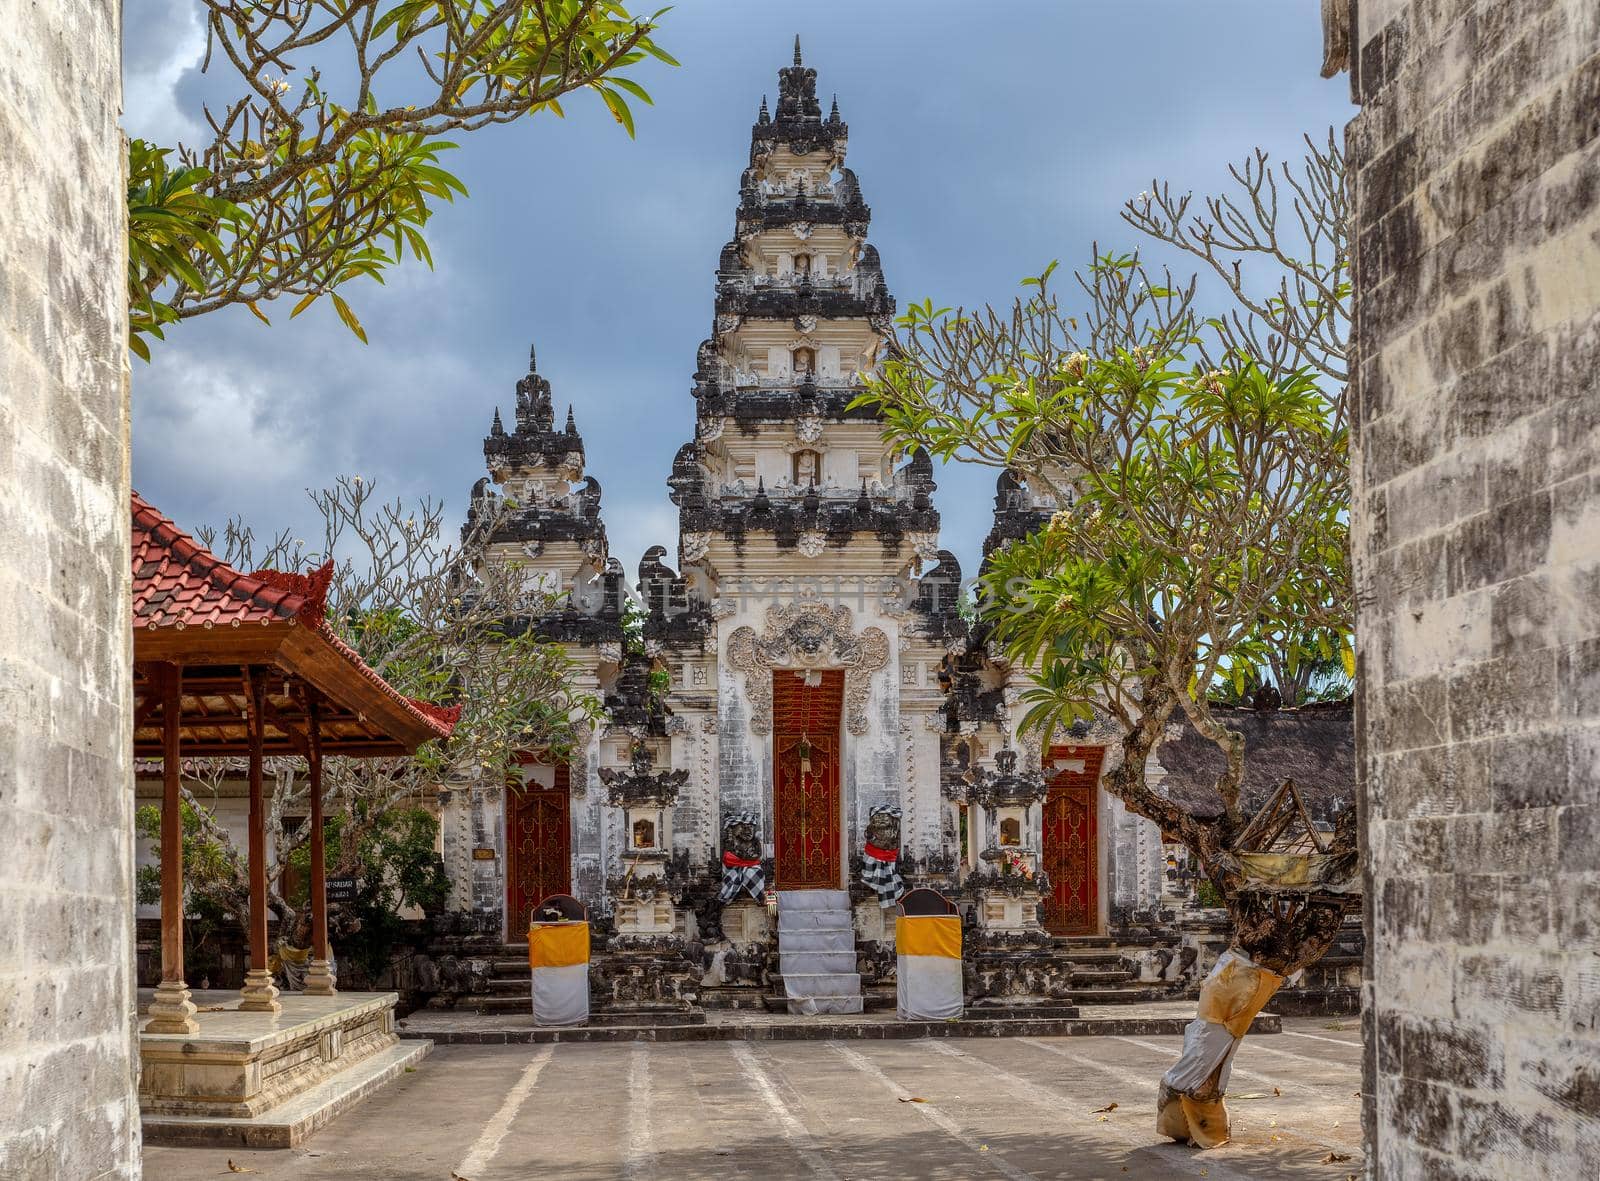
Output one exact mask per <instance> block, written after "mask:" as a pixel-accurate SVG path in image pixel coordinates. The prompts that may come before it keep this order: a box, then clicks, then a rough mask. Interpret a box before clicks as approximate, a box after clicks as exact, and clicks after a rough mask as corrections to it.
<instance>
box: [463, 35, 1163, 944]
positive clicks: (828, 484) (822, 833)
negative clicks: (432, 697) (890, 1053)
mask: <svg viewBox="0 0 1600 1181" xmlns="http://www.w3.org/2000/svg"><path fill="white" fill-rule="evenodd" d="M846 143H847V128H846V125H845V124H844V122H843V121H842V120H841V119H840V116H839V111H838V105H837V102H835V103H834V105H833V109H832V111H831V112H830V113H829V114H827V115H826V116H825V115H823V113H822V110H821V107H820V105H819V103H818V100H817V95H816V71H815V70H813V69H810V68H808V67H806V66H804V65H802V64H801V62H800V57H799V51H798V46H797V47H796V55H795V62H794V65H792V66H790V67H788V68H785V69H783V70H781V71H780V83H779V90H778V101H777V104H776V108H775V110H774V111H771V112H769V110H768V107H767V104H766V101H765V100H763V101H762V105H761V110H760V115H759V118H758V121H757V122H756V124H755V126H754V127H753V129H752V136H751V147H750V158H749V165H748V167H747V168H746V169H745V171H744V174H743V177H742V178H741V182H740V188H739V205H738V210H737V214H736V222H735V233H734V238H733V240H732V241H730V242H729V243H728V244H727V245H726V246H725V247H724V248H723V251H722V255H721V260H720V265H719V268H718V271H717V290H716V303H715V314H714V323H713V329H712V335H711V337H710V339H708V340H707V341H705V342H704V343H703V344H702V345H701V346H700V349H699V354H698V358H697V361H698V364H697V368H696V371H695V375H694V387H693V395H694V417H693V438H692V439H691V440H690V441H688V442H686V443H684V444H683V446H682V447H681V448H680V449H679V451H678V453H677V456H676V458H675V460H674V462H673V465H672V470H671V473H670V477H669V479H668V485H669V488H670V495H671V498H672V500H673V502H674V503H675V504H676V505H677V507H678V510H679V518H680V533H679V538H678V552H677V568H676V569H673V568H672V567H669V566H668V565H667V564H666V557H667V553H666V551H665V549H663V548H662V547H659V546H658V547H655V548H653V549H651V550H650V551H649V553H647V554H646V556H645V559H644V561H643V562H642V564H641V566H640V569H639V571H638V579H637V581H636V582H634V583H633V584H632V585H629V582H628V580H627V578H626V576H625V575H624V573H623V571H622V570H621V567H620V566H619V565H618V564H617V563H616V562H615V561H613V560H611V559H610V558H609V556H608V553H607V548H606V536H605V527H604V524H603V522H602V519H601V513H600V486H599V484H598V483H597V482H596V481H595V480H594V478H593V477H592V476H588V475H586V471H585V465H586V456H585V453H584V447H583V441H582V439H581V437H580V435H579V434H578V430H577V426H576V422H575V419H574V416H573V414H572V412H571V410H569V411H568V412H567V417H566V420H565V423H564V425H562V426H557V421H556V415H555V409H554V403H553V401H552V392H551V389H550V386H549V383H548V382H547V381H546V380H545V379H544V378H542V377H540V376H539V375H538V373H537V370H536V366H534V365H533V364H532V362H531V361H530V367H529V373H528V375H527V376H526V377H524V378H523V379H522V380H521V382H520V383H519V384H518V386H517V404H516V412H515V419H514V423H513V425H512V427H511V428H510V429H507V428H506V426H505V425H504V424H503V422H502V420H501V418H500V415H499V412H498V411H496V412H495V417H494V422H493V426H492V428H491V431H490V434H489V436H488V438H487V439H486V441H485V455H486V457H487V460H488V465H489V479H486V480H483V481H480V483H479V485H478V487H477V488H476V489H475V491H474V512H475V513H485V512H490V511H493V512H496V513H498V514H501V515H502V516H503V520H502V523H501V524H500V525H499V526H498V528H497V531H496V534H495V549H496V550H497V551H498V552H499V553H500V554H502V555H503V556H505V557H507V558H511V559H514V560H516V561H518V562H521V563H523V564H524V565H525V566H526V567H527V568H528V569H529V571H530V576H531V577H534V578H537V579H539V580H540V581H541V582H542V583H543V584H544V585H546V586H548V587H550V588H551V589H553V590H556V591H557V592H558V593H559V594H560V595H562V596H563V600H564V602H563V610H561V611H559V612H557V613H555V614H552V615H550V616H548V617H545V618H542V619H540V620H536V621H531V623H530V626H533V627H535V628H536V629H537V631H538V632H539V634H541V635H543V636H546V637H548V638H549V639H552V640H555V641H559V642H561V643H563V644H565V645H566V646H567V648H568V651H569V652H570V653H571V655H572V658H573V660H574V661H575V663H576V667H577V669H578V675H579V679H580V682H581V685H582V687H584V688H586V689H588V690H590V691H592V692H593V693H595V694H596V695H597V696H599V697H600V698H602V699H603V700H604V701H605V703H606V718H605V721H604V723H603V724H602V725H600V726H599V727H596V728H592V729H590V730H588V731H586V732H585V734H584V736H583V741H582V742H581V744H580V748H579V751H578V753H577V754H575V755H574V757H573V758H572V759H571V760H570V765H566V764H560V765H558V764H554V763H551V762H547V761H546V762H542V761H539V760H538V758H537V757H536V756H530V762H529V763H528V765H527V766H526V768H525V779H526V782H525V784H524V785H523V786H522V787H521V788H512V789H507V788H502V787H499V786H485V785H481V784H471V783H468V784H463V785H459V786H456V787H453V788H452V789H451V790H450V791H448V792H447V793H446V795H445V802H444V807H443V828H444V843H445V855H446V861H447V865H448V868H449V870H450V873H451V877H452V880H453V881H454V882H455V886H456V895H455V897H454V899H453V903H454V908H455V909H456V910H459V911H467V912H472V913H475V914H477V915H480V916H481V917H482V921H483V929H485V930H489V929H490V928H492V927H493V925H494V924H497V923H498V924H502V929H503V930H504V931H506V932H508V933H514V932H516V931H517V930H520V929H521V926H522V925H523V924H524V923H525V920H526V918H527V912H528V910H529V908H531V907H532V906H533V905H534V904H535V903H537V902H538V901H539V898H540V897H542V896H543V895H545V894H548V893H553V892H568V891H570V892H571V893H573V894H575V895H576V896H577V897H579V898H580V899H582V900H583V901H584V902H585V903H586V904H587V905H588V906H589V907H590V910H591V913H593V914H595V915H603V916H609V918H610V920H611V922H612V923H613V924H614V927H615V931H616V932H617V933H618V934H629V935H635V936H640V937H646V936H661V937H668V936H676V937H678V938H690V939H705V938H713V939H714V938H716V937H717V935H716V932H715V931H713V930H712V929H711V928H714V927H720V928H721V929H722V933H723V934H724V935H726V936H727V937H728V938H730V939H732V940H734V941H735V942H738V941H739V939H741V938H745V939H751V940H753V939H757V938H759V937H761V935H762V932H763V931H764V927H763V926H762V923H763V920H762V918H761V916H760V915H756V914H753V913H749V912H751V911H752V910H753V897H752V894H751V891H749V890H746V891H744V892H743V893H742V894H740V895H739V898H740V901H739V902H737V903H736V904H729V905H732V906H734V907H735V909H734V910H731V911H728V912H727V913H726V914H725V915H724V914H722V913H721V912H723V911H724V910H726V909H727V908H726V907H725V906H723V905H722V902H721V900H720V899H719V898H718V894H719V892H720V891H721V890H722V883H723V882H724V881H725V880H728V878H727V875H728V872H729V870H730V868H732V869H735V870H737V869H738V868H740V867H738V866H734V867H730V866H729V864H728V861H727V859H725V858H724V857H723V854H725V853H735V854H739V855H738V856H735V857H734V858H733V859H734V860H735V861H737V862H743V863H752V862H753V863H758V864H756V865H754V866H750V865H748V864H746V865H745V866H744V867H743V868H747V869H753V870H756V871H759V875H760V880H761V881H762V882H763V883H764V885H765V886H766V887H767V888H769V889H771V888H776V889H778V890H780V891H782V890H789V889H825V890H850V891H851V892H852V901H853V905H854V907H855V912H856V915H857V927H858V934H859V935H860V936H861V937H862V938H863V939H878V938H883V937H884V934H883V931H882V929H881V927H879V926H878V925H877V923H879V922H880V921H881V920H880V918H879V916H880V915H881V913H882V908H881V907H880V906H878V905H877V904H878V902H879V901H880V900H881V899H880V897H879V896H878V895H876V894H874V892H873V891H872V889H871V888H870V887H869V886H868V885H867V884H866V882H867V878H869V877H871V876H872V874H873V872H876V871H875V869H874V864H873V863H876V865H877V866H879V867H883V866H893V867H894V868H895V869H897V870H898V871H899V873H900V875H901V879H902V880H903V881H904V882H906V883H912V882H913V881H915V882H918V883H929V884H934V885H936V886H937V887H938V888H940V889H942V890H944V891H946V892H947V893H951V894H954V895H956V896H957V897H959V898H961V899H963V900H964V901H965V902H969V903H971V905H972V906H974V907H976V908H977V910H978V919H979V921H980V922H981V923H985V924H987V925H988V926H989V927H990V928H991V929H995V930H1014V931H1017V932H1035V933H1040V918H1041V917H1042V922H1043V925H1044V927H1045V928H1047V929H1048V930H1049V931H1051V932H1053V933H1057V934H1085V935H1095V934H1101V933H1104V932H1105V931H1106V930H1107V929H1108V926H1109V925H1110V924H1112V922H1113V921H1114V918H1115V916H1117V915H1118V914H1120V913H1127V914H1132V913H1134V912H1139V911H1144V910H1153V909H1154V908H1156V907H1157V906H1158V905H1159V902H1160V894H1161V870H1162V861H1161V843H1160V835H1159V833H1158V832H1157V831H1156V829H1155V828H1154V826H1152V825H1150V824H1149V823H1148V822H1146V821H1143V820H1139V819H1136V818H1134V817H1131V816H1128V815H1127V814H1125V813H1124V812H1123V810H1122V808H1121V806H1120V805H1119V804H1116V803H1115V801H1113V800H1111V799H1110V797H1109V796H1107V795H1106V794H1105V793H1104V792H1102V791H1101V790H1100V789H1099V786H1098V784H1099V778H1100V775H1101V774H1102V773H1103V772H1104V770H1105V769H1106V766H1107V760H1108V759H1109V758H1111V757H1114V755H1115V753H1116V752H1115V739H1116V735H1115V734H1114V733H1113V732H1110V731H1108V730H1101V729H1085V730H1084V731H1083V732H1081V733H1078V734H1076V735H1068V736H1064V737H1063V738H1061V739H1060V740H1058V741H1057V743H1056V744H1054V745H1052V746H1051V747H1050V748H1049V749H1048V750H1041V748H1040V746H1039V743H1038V741H1037V739H1035V740H1033V741H1032V742H1031V743H1030V741H1028V740H1027V739H1025V738H1024V739H1021V740H1019V739H1018V736H1017V734H1016V724H1017V722H1018V721H1019V720H1020V717H1021V714H1022V710H1021V709H1020V708H1018V706H1017V698H1018V695H1019V693H1020V692H1021V690H1022V688H1023V687H1024V684H1023V682H1024V679H1025V678H1024V675H1023V673H1022V671H1021V670H1014V669H1011V668H1010V667H1009V666H1008V665H1007V664H1006V663H1005V662H1004V661H1003V660H1002V659H1001V658H1000V656H999V654H998V653H997V652H996V651H994V650H993V649H991V647H990V646H988V645H987V644H986V643H985V632H984V628H983V626H982V625H981V624H978V623H975V622H972V621H970V620H969V618H967V615H968V614H969V613H967V612H964V611H962V610H960V609H959V608H960V600H961V597H962V572H961V570H960V568H959V566H958V565H957V563H956V560H955V558H954V557H953V556H952V555H951V554H950V553H949V552H948V551H944V550H941V549H940V548H939V516H938V513H937V511H936V510H935V508H934V505H933V493H934V491H935V484H934V478H933V465H932V463H931V461H930V460H929V458H928V457H927V456H926V455H925V454H922V453H920V452H918V453H913V454H910V455H907V454H902V453H900V452H898V451H896V450H895V449H894V448H893V447H891V446H890V445H888V444H886V443H885V442H884V441H883V440H882V438H881V423H880V421H879V419H878V418H877V417H876V416H875V414H874V412H873V411H872V409H871V408H863V407H858V406H856V405H855V402H856V399H857V398H858V396H859V395H860V394H861V392H862V388H863V387H862V378H863V376H864V375H866V374H869V373H870V372H871V371H872V370H873V367H874V365H875V364H877V363H878V361H879V359H880V357H881V352H882V349H883V347H884V344H885V341H886V339H887V338H888V336H889V333H890V321H891V318H892V316H893V314H894V303H893V300H892V298H891V297H890V295H889V292H888V290H887V288H886V286H885V282H884V276H883V271H882V269H881V267H880V264H879V260H878V254H877V251H876V250H875V249H874V248H873V247H872V246H871V245H870V244H869V243H868V242H867V231H868V223H869V218H870V211H869V209H868V207H867V205H866V204H865V202H864V201H863V198H862V195H861V190H860V187H859V185H858V184H857V181H856V177H855V174H854V173H853V172H851V170H850V169H849V168H848V167H846V164H845V149H846ZM686 408H687V406H686ZM505 502H510V505H509V511H508V506H507V504H506V503H505ZM1055 508H1056V505H1055V503H1054V502H1053V501H1051V500H1049V499H1048V498H1045V497H1042V496H1040V495H1038V494H1037V493H1036V492H1034V491H1033V490H1031V489H1030V488H1028V487H1027V486H1026V484H1024V483H1023V482H1021V481H1019V480H1018V479H1016V478H1013V477H1012V476H1011V475H1009V474H1006V475H1003V476H1002V477H1001V479H1000V483H999V488H998V490H997V496H996V508H995V524H994V529H993V531H992V532H991V534H990V536H989V538H988V540H987V541H986V543H985V549H984V552H985V553H988V552H990V551H991V550H992V549H993V548H994V547H995V546H998V545H1002V544H1004V543H1005V542H1006V541H1007V540H1008V539H1010V538H1013V537H1017V536H1020V535H1022V534H1023V533H1025V532H1027V531H1029V530H1031V529H1032V528H1035V527H1037V526H1038V525H1039V524H1040V523H1041V522H1042V521H1043V520H1044V519H1046V518H1047V517H1048V516H1049V514H1050V513H1051V512H1052V511H1053V510H1054V509H1055ZM630 599H631V600H633V601H634V602H635V603H636V604H637V606H636V608H634V609H633V610H632V612H631V615H630V609H629V607H628V605H627V604H628V602H629V600H630ZM630 619H631V620H632V622H631V623H630ZM740 818H747V819H748V824H747V826H746V828H745V829H744V830H741V831H742V837H741V835H740V833H738V832H734V831H733V830H732V829H730V825H734V827H735V828H736V827H737V825H736V824H735V822H737V821H739V820H740ZM896 821H897V822H898V823H896ZM741 839H743V840H744V841H745V845H744V847H742V849H733V848H732V847H731V846H733V845H736V844H739V842H740V840H741ZM885 845H895V846H897V847H898V848H897V850H896V849H895V848H888V849H886V848H885V847H884V846H885ZM874 851H875V852H876V853H879V854H882V853H888V854H890V855H893V854H895V853H896V852H898V857H897V859H895V860H894V861H892V862H890V861H885V860H883V859H882V858H881V857H876V856H874V855H873V854H874ZM887 873H888V870H887V869H885V870H882V873H880V876H883V875H884V874H887ZM1041 902H1042V904H1043V905H1042V906H1041V905H1040V904H1041ZM760 909H761V910H762V911H764V910H765V908H764V907H761V908H760ZM890 925H891V927H892V923H891V924H890Z"/></svg>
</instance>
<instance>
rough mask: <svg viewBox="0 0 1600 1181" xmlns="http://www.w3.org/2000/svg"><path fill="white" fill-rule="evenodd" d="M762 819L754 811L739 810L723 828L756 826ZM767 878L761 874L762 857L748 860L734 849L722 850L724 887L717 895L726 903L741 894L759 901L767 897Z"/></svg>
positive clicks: (725, 822)
mask: <svg viewBox="0 0 1600 1181" xmlns="http://www.w3.org/2000/svg"><path fill="white" fill-rule="evenodd" d="M760 823H761V822H760V820H759V819H758V818H757V817H756V815H755V813H753V812H739V813H736V814H735V815H733V816H729V817H728V818H727V819H726V820H725V821H724V822H723V830H724V831H726V830H727V829H730V828H733V827H735V826H736V825H741V824H744V825H749V826H750V827H751V828H756V827H757V826H759V825H760ZM766 892H767V879H766V878H765V877H763V876H762V874H761V859H760V858H756V859H754V860H748V859H746V858H743V857H740V856H739V855H738V854H737V853H735V852H734V851H733V850H732V849H723V850H722V889H721V890H720V891H718V893H717V897H718V899H720V900H721V901H722V902H723V904H724V905H726V904H727V903H729V902H732V901H733V900H734V899H735V898H737V897H739V895H740V894H749V895H750V897H752V898H754V899H755V900H756V901H757V902H760V901H762V900H763V899H764V898H765V897H766Z"/></svg>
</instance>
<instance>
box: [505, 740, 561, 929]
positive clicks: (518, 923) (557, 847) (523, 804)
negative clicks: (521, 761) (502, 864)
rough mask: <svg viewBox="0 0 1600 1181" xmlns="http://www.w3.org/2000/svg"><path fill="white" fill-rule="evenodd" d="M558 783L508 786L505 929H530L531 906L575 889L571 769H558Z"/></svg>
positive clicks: (556, 774)
mask: <svg viewBox="0 0 1600 1181" xmlns="http://www.w3.org/2000/svg"><path fill="white" fill-rule="evenodd" d="M554 771H555V783H554V785H553V786H551V787H541V786H540V785H539V784H538V783H536V782H533V781H532V780H530V781H529V782H528V784H527V785H526V786H525V787H520V788H519V787H507V788H506V930H507V931H508V932H510V933H511V935H512V937H513V938H514V937H516V936H517V935H519V934H520V933H521V932H523V931H525V930H527V923H528V917H529V916H530V915H531V914H532V913H533V908H534V907H535V906H537V905H538V904H539V902H540V901H541V900H543V899H545V898H547V897H549V896H550V895H551V894H569V893H571V892H572V841H571V835H570V834H571V828H570V820H569V811H570V807H571V802H570V793H569V792H568V790H567V789H568V786H569V783H570V780H569V778H568V776H569V772H568V769H567V765H566V764H565V763H557V764H556V765H555V768H554Z"/></svg>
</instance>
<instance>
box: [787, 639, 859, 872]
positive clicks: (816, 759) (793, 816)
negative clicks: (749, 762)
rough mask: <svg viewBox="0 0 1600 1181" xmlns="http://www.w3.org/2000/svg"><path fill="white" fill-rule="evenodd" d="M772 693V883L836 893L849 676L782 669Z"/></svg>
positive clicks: (839, 673)
mask: <svg viewBox="0 0 1600 1181" xmlns="http://www.w3.org/2000/svg"><path fill="white" fill-rule="evenodd" d="M772 690H773V692H772V753H773V759H772V762H773V792H772V794H773V809H772V811H773V819H774V824H773V868H772V876H773V885H774V886H775V887H776V888H777V889H779V890H817V889H822V890H837V889H838V888H839V887H840V886H841V885H842V884H843V881H844V877H843V862H842V860H841V856H842V854H841V850H840V844H841V838H840V820H841V815H840V807H839V718H840V713H841V710H842V707H843V704H844V673H843V672H841V671H839V670H836V669H832V670H827V671H820V672H818V671H811V672H796V671H793V670H790V669H779V670H778V671H777V672H775V673H774V674H773V679H772Z"/></svg>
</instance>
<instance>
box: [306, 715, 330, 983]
mask: <svg viewBox="0 0 1600 1181" xmlns="http://www.w3.org/2000/svg"><path fill="white" fill-rule="evenodd" d="M306 764H307V769H308V772H309V775H308V777H309V779H310V781H311V782H310V791H311V962H310V963H309V964H307V965H306V982H305V993H306V995H307V996H333V995H335V994H336V993H337V992H338V988H337V984H338V979H337V977H336V976H335V975H334V972H333V964H332V961H331V959H330V957H329V955H328V854H327V849H326V847H325V845H324V838H323V831H322V702H321V699H320V698H319V697H318V696H317V691H316V690H315V689H312V688H310V687H307V689H306Z"/></svg>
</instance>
